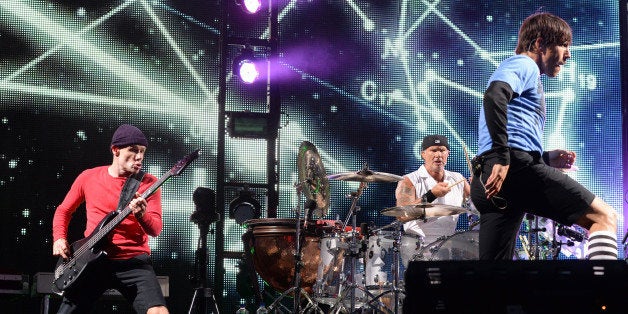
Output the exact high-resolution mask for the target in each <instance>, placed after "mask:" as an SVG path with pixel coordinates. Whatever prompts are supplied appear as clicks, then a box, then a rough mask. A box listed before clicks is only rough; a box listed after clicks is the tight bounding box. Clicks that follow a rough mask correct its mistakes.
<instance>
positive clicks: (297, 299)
mask: <svg viewBox="0 0 628 314" xmlns="http://www.w3.org/2000/svg"><path fill="white" fill-rule="evenodd" d="M303 183H305V182H300V183H298V184H296V185H295V188H296V189H297V195H298V196H297V198H298V202H297V206H296V208H295V210H294V211H295V214H296V226H295V230H296V232H295V246H296V248H295V253H294V286H293V287H291V288H290V289H288V290H286V291H285V292H284V293H282V294H281V295H280V296H279V297H278V298H277V299H276V300H275V301H273V303H272V304H271V305H270V306H268V312H272V311H273V309H274V308H275V305H278V303H279V301H281V300H282V299H283V298H284V297H286V296H288V295H290V293H292V292H294V304H293V311H292V313H304V312H305V311H306V310H308V309H310V307H312V310H318V311H319V312H320V313H323V311H322V310H321V309H320V308H319V307H318V305H317V303H316V302H314V300H312V298H311V297H310V296H309V294H308V293H307V291H305V290H303V288H301V268H302V267H303V263H302V262H301V261H302V259H301V257H302V253H301V217H300V215H301V205H300V204H301V194H302V192H303ZM307 210H309V208H307V209H306V214H305V216H306V217H305V218H304V223H303V227H304V228H305V226H307ZM301 295H303V297H305V299H306V300H307V302H308V305H307V306H306V307H305V308H304V309H303V310H301ZM302 311H303V312H302Z"/></svg>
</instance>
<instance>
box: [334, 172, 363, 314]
mask: <svg viewBox="0 0 628 314" xmlns="http://www.w3.org/2000/svg"><path fill="white" fill-rule="evenodd" d="M366 187H367V183H366V181H360V186H359V187H358V190H357V191H356V192H355V193H351V194H350V195H351V207H350V208H349V213H348V215H347V218H346V219H345V221H344V222H343V224H342V230H344V229H345V227H346V226H347V225H348V222H349V219H351V221H352V224H351V226H352V227H353V228H352V230H351V231H350V235H349V247H348V250H347V251H346V252H345V257H349V262H350V270H349V271H350V274H349V276H348V278H346V280H345V283H346V284H347V286H346V289H344V290H343V291H342V292H341V293H340V295H339V296H338V299H337V300H336V302H335V303H334V305H333V306H332V312H334V311H339V310H340V309H342V308H343V307H344V305H343V303H342V302H343V301H344V299H345V298H347V297H349V300H350V307H349V313H353V311H355V310H356V294H355V292H356V291H355V290H356V289H360V287H359V286H358V284H357V282H356V278H357V259H358V257H359V255H360V253H361V252H362V251H363V250H362V245H361V244H358V243H357V238H358V237H357V229H356V215H355V214H356V213H357V212H358V211H359V210H360V207H359V206H357V203H358V199H359V198H360V196H361V195H362V192H363V191H364V189H365V188H366ZM342 285H343V284H341V286H342ZM364 292H365V293H368V291H366V290H365V291H364ZM347 293H348V294H347Z"/></svg>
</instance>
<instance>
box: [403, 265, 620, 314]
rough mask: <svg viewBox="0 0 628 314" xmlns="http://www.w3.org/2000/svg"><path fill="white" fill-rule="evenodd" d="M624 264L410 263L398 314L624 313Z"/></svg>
mask: <svg viewBox="0 0 628 314" xmlns="http://www.w3.org/2000/svg"><path fill="white" fill-rule="evenodd" d="M627 274H628V267H627V264H626V262H625V261H621V260H617V261H588V260H550V261H414V262H410V264H409V266H408V269H407V270H406V272H405V278H404V285H405V292H406V294H405V297H404V300H403V313H407V314H415V313H421V314H423V313H508V314H516V313H534V314H536V313H570V314H571V313H588V314H589V313H628V275H627Z"/></svg>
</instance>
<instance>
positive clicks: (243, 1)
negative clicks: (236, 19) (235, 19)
mask: <svg viewBox="0 0 628 314" xmlns="http://www.w3.org/2000/svg"><path fill="white" fill-rule="evenodd" d="M236 3H237V4H238V5H239V6H240V8H242V10H243V11H244V12H246V13H248V14H255V13H257V12H259V11H260V10H261V9H262V6H263V0H236Z"/></svg>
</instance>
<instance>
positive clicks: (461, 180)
mask: <svg viewBox="0 0 628 314" xmlns="http://www.w3.org/2000/svg"><path fill="white" fill-rule="evenodd" d="M466 180H467V179H460V180H458V181H457V182H456V183H454V184H452V185H450V186H448V188H453V187H454V186H456V185H458V184H460V183H461V182H463V181H466Z"/></svg>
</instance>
